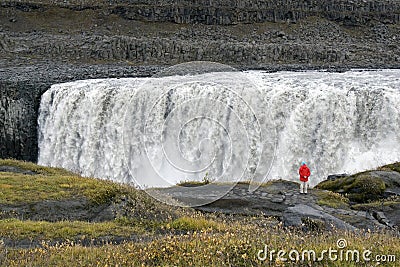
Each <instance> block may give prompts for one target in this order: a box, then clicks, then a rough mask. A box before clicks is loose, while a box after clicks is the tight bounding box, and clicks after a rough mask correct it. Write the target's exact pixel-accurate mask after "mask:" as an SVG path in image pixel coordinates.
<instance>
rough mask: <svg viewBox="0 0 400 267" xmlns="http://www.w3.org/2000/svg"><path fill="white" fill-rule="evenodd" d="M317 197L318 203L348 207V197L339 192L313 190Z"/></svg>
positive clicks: (341, 207)
mask: <svg viewBox="0 0 400 267" xmlns="http://www.w3.org/2000/svg"><path fill="white" fill-rule="evenodd" d="M315 194H316V195H317V197H318V201H317V203H318V205H321V206H328V207H331V208H335V209H349V199H348V198H346V197H344V196H342V195H341V194H338V193H334V192H331V191H326V190H324V191H322V190H320V191H315Z"/></svg>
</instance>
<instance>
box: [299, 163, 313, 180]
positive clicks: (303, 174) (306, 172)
mask: <svg viewBox="0 0 400 267" xmlns="http://www.w3.org/2000/svg"><path fill="white" fill-rule="evenodd" d="M299 174H300V181H302V182H308V177H309V176H310V174H311V173H310V169H309V168H308V167H307V165H305V164H304V165H301V167H300V169H299Z"/></svg>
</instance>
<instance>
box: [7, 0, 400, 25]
mask: <svg viewBox="0 0 400 267" xmlns="http://www.w3.org/2000/svg"><path fill="white" fill-rule="evenodd" d="M3 6H10V7H15V8H18V9H20V10H23V11H31V10H37V9H46V8H48V7H49V6H58V7H64V8H70V9H74V10H84V9H98V10H103V11H104V10H105V11H106V12H109V13H113V14H118V15H120V16H121V17H123V18H126V19H133V20H147V21H153V22H155V21H157V22H165V21H168V22H175V23H190V24H193V23H205V24H215V25H232V24H236V23H262V22H266V21H269V22H286V21H288V20H289V21H298V20H301V19H304V18H307V17H310V16H320V17H324V18H327V19H329V20H334V21H341V22H343V23H345V24H348V25H360V24H365V23H366V22H369V21H371V20H376V21H380V22H384V23H397V22H399V20H400V14H399V13H398V11H399V7H400V3H399V2H398V1H396V0H379V1H377V0H353V1H348V0H233V1H232V0H216V1H215V0H195V1H193V0H175V1H165V0H156V1H153V0H113V1H105V0H103V1H93V0H83V1H82V0H71V1H54V0H47V1H43V0H42V1H40V0H31V1H23V2H22V3H21V1H4V3H3Z"/></svg>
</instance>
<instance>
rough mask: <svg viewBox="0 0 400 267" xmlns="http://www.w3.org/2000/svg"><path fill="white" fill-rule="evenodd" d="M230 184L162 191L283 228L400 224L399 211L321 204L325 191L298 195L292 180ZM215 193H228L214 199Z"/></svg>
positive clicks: (210, 209)
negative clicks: (271, 219) (274, 221)
mask: <svg viewBox="0 0 400 267" xmlns="http://www.w3.org/2000/svg"><path fill="white" fill-rule="evenodd" d="M231 187H232V185H207V190H205V189H204V188H202V187H199V188H197V189H192V188H191V190H190V191H187V190H182V188H181V187H171V188H165V189H161V192H162V193H163V194H167V195H168V196H170V197H172V198H174V199H176V200H177V201H179V202H181V203H183V204H188V205H195V204H196V203H197V202H199V201H201V202H204V199H207V197H208V198H209V199H210V202H211V201H212V202H211V203H209V204H207V205H203V206H199V207H196V209H198V210H201V211H205V212H220V213H225V214H240V215H264V216H267V217H269V216H271V217H275V218H278V219H279V220H281V222H282V223H283V225H284V226H286V227H300V228H303V229H304V230H323V229H325V230H326V229H332V228H336V229H343V230H347V231H354V230H357V229H371V230H372V229H388V228H392V227H395V225H396V226H399V225H398V221H397V219H396V218H397V217H396V216H398V215H396V214H398V213H399V212H393V213H390V215H388V216H387V217H386V216H385V214H384V213H383V212H381V213H376V214H375V215H374V214H373V213H372V212H369V211H363V210H357V209H352V208H350V207H349V206H346V207H345V208H339V207H330V206H327V205H322V204H323V202H321V199H322V198H323V196H324V195H325V193H326V192H324V191H321V190H318V189H314V190H313V189H311V190H310V192H309V194H307V195H301V194H299V189H298V184H297V183H294V182H289V181H284V180H278V181H273V182H270V183H268V184H267V185H265V186H261V187H259V188H258V189H257V190H255V191H252V192H250V191H249V186H248V184H237V185H236V186H234V187H233V188H232V189H231ZM218 192H228V193H227V194H226V195H225V196H223V197H221V198H220V199H218V200H215V201H214V198H215V195H216V194H217V195H218ZM320 203H322V204H320ZM388 214H389V213H388ZM389 217H390V219H389ZM391 219H392V221H393V222H392V221H391ZM317 228H318V229H317Z"/></svg>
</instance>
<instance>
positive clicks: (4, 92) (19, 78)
mask: <svg viewBox="0 0 400 267" xmlns="http://www.w3.org/2000/svg"><path fill="white" fill-rule="evenodd" d="M156 70H157V68H155V67H146V68H136V67H126V66H125V67H115V66H107V65H105V66H80V67H76V66H72V65H59V64H58V65H54V64H52V63H49V64H46V65H35V66H31V67H24V68H3V69H2V70H1V71H0V77H1V79H0V158H17V159H22V160H28V161H33V162H36V161H37V155H38V147H37V143H38V140H37V117H38V109H39V105H40V97H41V95H42V94H43V93H44V92H45V91H46V90H47V89H49V88H50V86H51V85H52V84H54V83H60V82H67V81H71V80H79V79H91V78H105V77H127V76H143V75H151V74H152V73H154V72H155V71H156Z"/></svg>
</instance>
